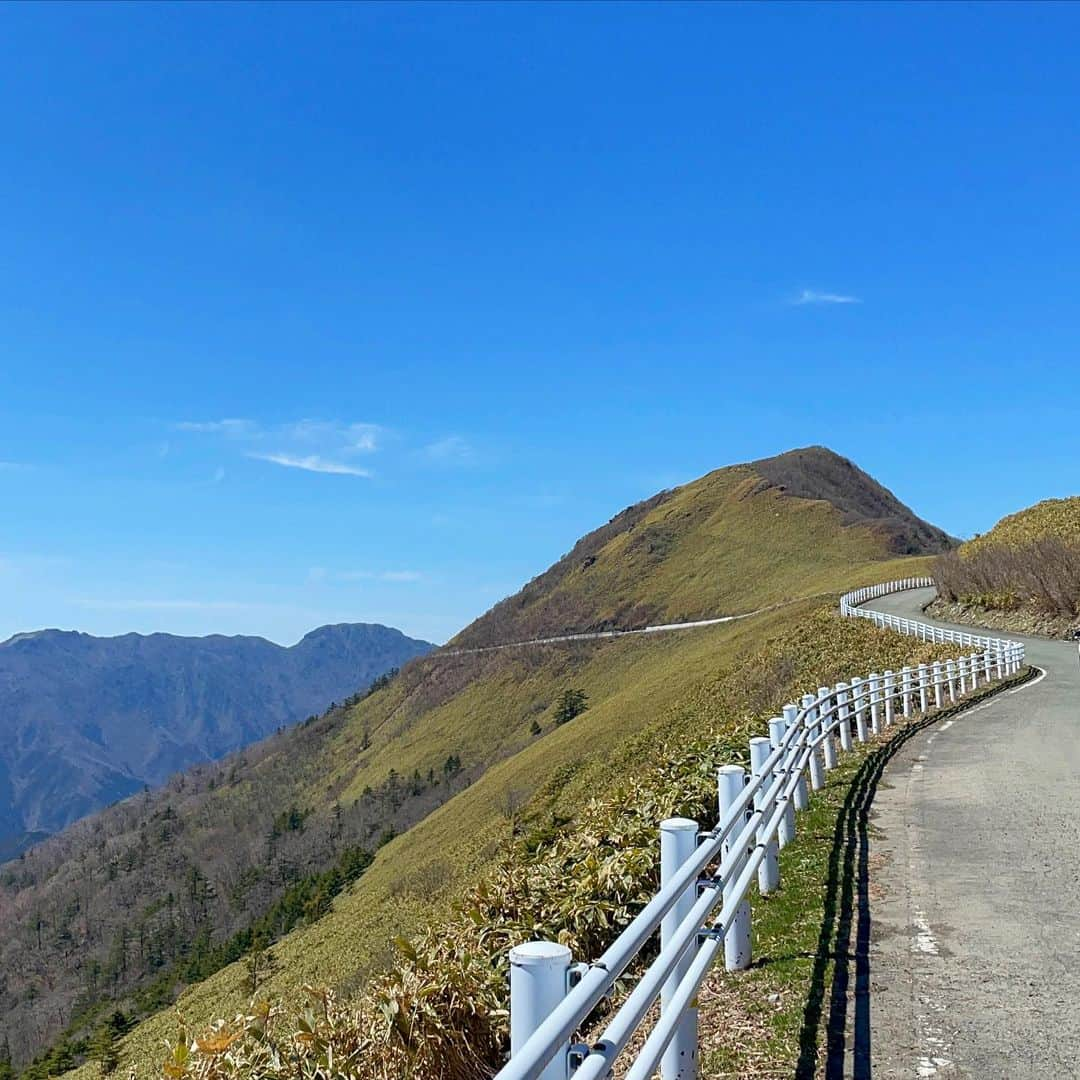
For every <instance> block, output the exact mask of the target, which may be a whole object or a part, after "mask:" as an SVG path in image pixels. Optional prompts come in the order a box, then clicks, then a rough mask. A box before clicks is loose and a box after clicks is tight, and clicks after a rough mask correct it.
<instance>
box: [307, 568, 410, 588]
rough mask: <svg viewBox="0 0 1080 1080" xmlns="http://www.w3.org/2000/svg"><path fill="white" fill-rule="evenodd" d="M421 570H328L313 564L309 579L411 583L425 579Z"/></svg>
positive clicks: (315, 581)
mask: <svg viewBox="0 0 1080 1080" xmlns="http://www.w3.org/2000/svg"><path fill="white" fill-rule="evenodd" d="M423 580H424V574H423V573H421V572H420V571H419V570H337V571H333V570H327V569H326V567H324V566H313V567H312V568H311V569H310V570H309V571H308V581H309V582H311V583H312V584H317V583H320V582H324V581H382V582H387V583H391V584H411V583H413V582H417V581H423Z"/></svg>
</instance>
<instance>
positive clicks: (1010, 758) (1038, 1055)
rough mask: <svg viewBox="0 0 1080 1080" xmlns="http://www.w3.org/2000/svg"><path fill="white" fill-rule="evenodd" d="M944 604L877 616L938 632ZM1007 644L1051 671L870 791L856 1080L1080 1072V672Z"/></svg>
mask: <svg viewBox="0 0 1080 1080" xmlns="http://www.w3.org/2000/svg"><path fill="white" fill-rule="evenodd" d="M931 596H932V590H930V589H918V590H912V591H910V592H905V593H899V594H895V595H893V596H887V597H882V598H880V599H878V600H875V601H872V602H871V603H872V606H873V607H874V608H876V609H878V610H883V611H891V612H894V613H895V614H898V615H904V616H908V617H913V618H914V617H921V618H924V619H926V616H922V615H921V606H922V604H924V603H926V602H927V601H928V600H929V599H930V598H931ZM926 621H933V620H930V619H926ZM940 625H949V624H940ZM964 629H971V627H965V628H964ZM989 632H990V633H991V634H994V635H995V636H1003V635H1001V632H1000V631H989ZM1011 636H1015V637H1019V638H1021V640H1023V641H1024V642H1025V643H1026V645H1027V658H1028V662H1029V663H1030V664H1032V665H1035V666H1037V667H1039V668H1042V669H1043V670H1044V671H1045V672H1046V674H1045V676H1043V677H1042V678H1041V679H1040V680H1039V681H1038V682H1033V683H1028V684H1026V685H1025V686H1023V687H1020V688H1018V689H1015V690H1012V691H1009V692H1007V693H1003V694H1001V695H999V696H996V697H994V698H992V699H991V700H990V701H988V702H986V703H984V704H982V705H978V706H975V707H973V708H972V709H971V710H969V711H968V712H965V713H962V714H961V715H959V716H956V717H954V718H953V719H951V720H943V721H941V722H940V723H937V724H933V725H930V726H928V727H927V728H925V729H924V730H922V731H921V732H919V733H918V734H917V735H915V736H914V737H912V738H911V739H909V740H908V741H907V742H906V743H904V745H903V746H902V747H901V748H900V750H899V751H898V752H897V753H896V755H895V756H894V757H893V758H892V760H891V761H890V762H889V764H888V766H887V767H886V769H885V772H884V776H883V778H882V780H881V782H880V784H879V785H878V788H877V791H876V793H875V794H874V797H873V803H872V810H871V815H870V828H869V859H868V860H867V862H868V872H867V877H868V887H867V889H866V895H867V897H868V907H869V912H870V918H869V923H870V933H869V935H868V936H869V946H868V955H867V957H866V960H867V961H868V963H866V964H865V970H864V971H863V972H862V977H861V978H858V977H857V978H856V980H855V982H856V990H855V996H856V998H861V1002H857V1003H856V1007H855V1009H854V1012H855V1014H856V1015H858V1014H859V1012H860V1004H861V1008H862V1013H863V1015H865V1016H867V1017H868V1018H869V1023H868V1024H866V1025H864V1027H863V1030H862V1031H856V1032H855V1033H854V1035H853V1036H851V1035H849V1039H850V1038H852V1037H853V1038H854V1040H855V1041H856V1042H857V1043H860V1044H861V1045H857V1046H855V1047H854V1054H853V1055H851V1056H850V1057H849V1056H847V1055H845V1057H846V1058H847V1061H846V1063H845V1066H844V1068H843V1073H844V1075H848V1076H851V1075H854V1076H856V1077H873V1080H892V1078H894V1077H924V1078H941V1080H952V1078H954V1077H972V1078H978V1080H996V1078H999V1077H1001V1078H1004V1077H1008V1078H1009V1080H1026V1078H1029V1077H1030V1078H1039V1080H1041V1078H1043V1077H1046V1078H1051V1077H1052V1078H1054V1080H1060V1078H1063V1077H1080V663H1078V660H1077V649H1076V645H1075V644H1071V643H1067V642H1049V641H1044V640H1041V639H1036V638H1025V637H1022V635H1011ZM867 997H868V998H869V1000H868V1001H867V1000H866V999H867ZM867 1044H868V1045H867ZM848 1050H849V1053H850V1051H851V1050H852V1047H851V1045H850V1042H849V1046H848Z"/></svg>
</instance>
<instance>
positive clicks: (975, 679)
mask: <svg viewBox="0 0 1080 1080" xmlns="http://www.w3.org/2000/svg"><path fill="white" fill-rule="evenodd" d="M968 670H969V671H970V672H971V689H972V690H978V689H979V654H978V653H972V654H971V656H969V657H968Z"/></svg>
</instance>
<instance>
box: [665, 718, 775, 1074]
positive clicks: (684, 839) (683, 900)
mask: <svg viewBox="0 0 1080 1080" xmlns="http://www.w3.org/2000/svg"><path fill="white" fill-rule="evenodd" d="M765 741H766V742H768V741H769V740H768V739H766V740H765ZM697 841H698V824H697V822H696V821H691V820H690V818H678V817H677V818H667V819H666V820H665V821H662V822H660V887H661V888H665V887H666V886H667V884H668V883H669V882H670V881H671V880H672V879H673V878H674V877H675V875H676V874H677V873H678V872H679V870H680V869H681V868H682V866H683V864H684V863H685V862H686V861H687V859H689V858H691V857H692V856H693V854H694V852H695V851H696V850H697ZM696 900H697V887H696V885H694V884H691V885H690V887H689V888H688V889H687V890H686V891H685V892H684V893H683V894H682V896H680V897H679V899H678V900H676V901H675V903H674V904H673V905H672V907H671V909H670V910H669V911H668V913H667V914H666V915H665V916H664V918H663V919H662V920H661V922H660V948H661V950H663V949H666V948H667V946H668V943H669V942H670V941H671V939H672V938H673V937H674V936H675V931H676V930H677V929H678V928H679V923H681V922H682V921H683V919H685V918H686V916H687V915H688V914H689V913H690V909H691V908H692V907H693V906H694V902H695V901H696ZM693 962H694V951H693V949H687V950H686V952H685V953H683V955H682V957H681V958H680V960H679V962H678V963H677V964H676V965H675V968H674V970H673V971H672V972H671V975H669V976H668V978H667V980H666V981H665V982H664V985H663V987H662V988H661V990H660V1008H661V1010H664V1009H666V1008H667V1007H668V1003H669V1002H670V1000H671V996H672V995H673V994H674V993H675V990H676V989H677V987H678V985H679V983H680V981H681V980H682V977H683V976H684V975H685V974H686V973H687V972H688V971H689V970H690V965H691V964H692V963H693ZM697 1049H698V1011H697V1009H696V1008H695V1007H693V1006H691V1007H690V1008H688V1009H686V1011H685V1012H684V1013H683V1014H682V1016H681V1018H680V1019H679V1023H678V1024H677V1026H676V1028H675V1034H674V1035H673V1036H672V1037H671V1042H670V1043H668V1048H667V1049H666V1050H665V1051H664V1056H663V1058H661V1060H660V1076H661V1078H662V1080H696V1077H697Z"/></svg>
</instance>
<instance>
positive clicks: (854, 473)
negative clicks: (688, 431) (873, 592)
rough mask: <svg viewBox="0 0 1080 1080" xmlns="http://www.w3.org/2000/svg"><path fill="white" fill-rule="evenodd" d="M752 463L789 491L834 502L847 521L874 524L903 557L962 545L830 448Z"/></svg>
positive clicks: (788, 453)
mask: <svg viewBox="0 0 1080 1080" xmlns="http://www.w3.org/2000/svg"><path fill="white" fill-rule="evenodd" d="M749 466H750V468H752V469H753V470H754V471H755V472H757V473H758V474H759V475H760V476H762V477H763V478H764V479H765V480H767V481H768V482H769V483H770V484H772V485H774V486H775V487H777V488H779V489H781V490H782V491H784V492H785V493H786V494H788V495H792V496H794V497H796V498H800V499H820V500H822V501H824V502H828V503H831V504H832V505H833V506H835V507H836V508H837V510H839V511H840V512H841V514H843V516H844V524H845V525H867V526H869V527H871V528H873V529H874V530H875V531H876V532H878V533H879V534H880V535H881V536H882V537H883V538H884V539H885V541H886V542H887V544H888V546H889V550H890V551H892V552H894V553H896V554H897V555H938V554H940V553H941V552H943V551H947V550H949V548H952V547H955V545H956V541H955V540H954V539H953V538H952V537H951V536H949V534H948V533H946V532H945V531H944V530H942V529H939V528H937V527H936V526H934V525H931V524H930V523H929V522H927V521H924V520H923V519H922V518H920V517H918V516H917V515H916V514H915V513H914V511H912V510H911V509H910V507H908V506H906V505H905V504H904V503H902V502H900V500H899V499H898V498H897V497H896V496H895V495H894V494H893V493H892V492H891V491H889V489H888V488H886V487H884V486H883V485H882V484H879V483H878V482H877V481H876V480H875V479H874V478H873V477H872V476H870V475H869V473H866V472H864V471H863V470H862V469H860V468H859V467H858V465H856V464H855V463H854V462H853V461H851V460H849V459H848V458H846V457H842V456H841V455H840V454H838V453H836V452H835V451H834V450H830V449H829V448H828V447H826V446H806V447H800V448H798V449H795V450H788V451H786V452H785V453H783V454H777V455H776V456H775V457H768V458H761V459H760V460H758V461H752V462H750V463H749Z"/></svg>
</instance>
